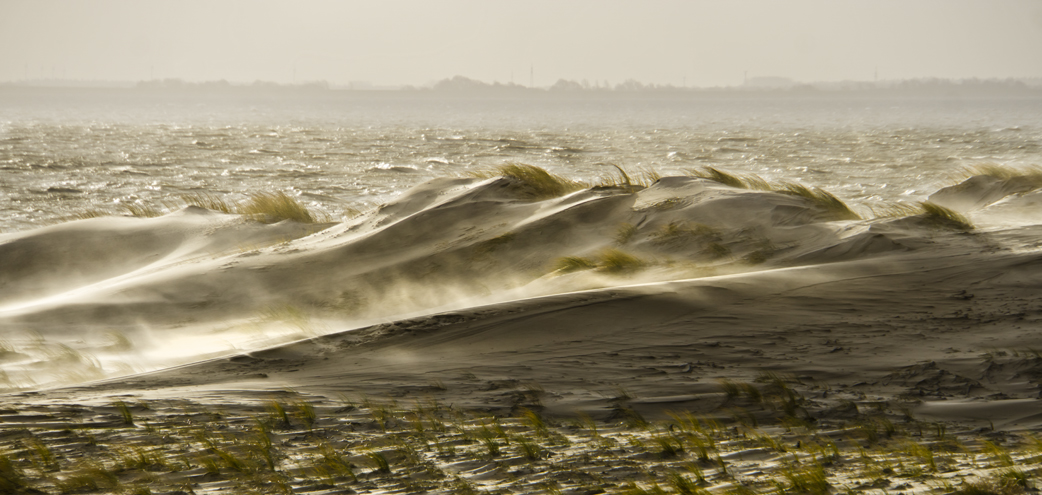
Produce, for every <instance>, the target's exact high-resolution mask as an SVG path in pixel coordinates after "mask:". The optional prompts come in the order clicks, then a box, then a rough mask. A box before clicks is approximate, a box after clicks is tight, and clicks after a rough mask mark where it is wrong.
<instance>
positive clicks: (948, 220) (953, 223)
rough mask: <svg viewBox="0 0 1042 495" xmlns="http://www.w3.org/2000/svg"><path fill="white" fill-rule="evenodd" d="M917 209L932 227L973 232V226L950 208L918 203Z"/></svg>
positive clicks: (929, 203)
mask: <svg viewBox="0 0 1042 495" xmlns="http://www.w3.org/2000/svg"><path fill="white" fill-rule="evenodd" d="M919 207H920V208H922V210H923V213H922V214H923V216H924V217H925V218H926V219H927V221H929V222H930V223H931V224H932V225H936V226H938V227H946V228H951V229H955V230H973V224H972V223H970V221H969V220H967V219H966V217H964V216H962V215H960V214H959V213H958V212H956V211H954V210H952V209H951V208H945V207H943V206H941V205H939V204H936V203H931V202H929V201H921V202H919Z"/></svg>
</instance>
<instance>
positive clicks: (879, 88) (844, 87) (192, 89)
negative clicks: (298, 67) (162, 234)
mask: <svg viewBox="0 0 1042 495" xmlns="http://www.w3.org/2000/svg"><path fill="white" fill-rule="evenodd" d="M776 79H777V80H776ZM779 81H780V82H779ZM0 91H3V92H12V91H23V92H24V91H29V92H36V93H48V92H51V93H58V92H69V93H99V92H105V93H121V92H131V93H135V94H161V95H165V94H170V95H204V94H205V95H210V94H214V95H229V94H234V95H293V96H301V95H307V96H312V95H319V96H330V95H364V96H384V95H391V96H397V97H401V96H407V97H434V98H451V99H457V98H476V99H490V98H494V99H562V98H563V99H581V100H589V99H595V100H600V99H702V98H713V99H716V98H735V97H737V98H765V97H767V98H835V97H841V98H850V97H854V98H916V99H918V98H926V99H948V98H1024V97H1028V98H1037V97H1042V79H1038V78H1027V79H1013V78H1009V79H959V80H955V79H932V78H929V79H912V80H900V81H879V82H864V81H843V82H815V83H801V82H797V81H791V80H787V79H783V78H756V79H752V80H750V81H748V82H747V83H746V84H744V85H738V86H726V87H704V88H703V87H698V88H695V87H677V86H671V85H654V84H643V83H641V82H639V81H634V80H628V81H625V82H623V83H619V84H616V85H614V86H611V85H609V84H608V83H606V82H605V83H600V84H597V83H595V84H594V85H591V84H589V83H588V82H586V81H583V82H582V83H579V82H576V81H568V80H563V79H562V80H559V81H557V82H556V83H554V84H553V85H552V86H543V87H530V86H522V85H518V84H514V83H506V84H502V83H498V82H496V83H491V84H490V83H485V82H482V81H477V80H473V79H468V78H465V77H461V76H456V77H454V78H451V79H444V80H442V81H439V82H437V83H434V84H433V85H431V86H426V87H414V86H398V87H394V86H386V87H384V86H374V85H371V84H369V83H351V84H348V85H333V84H330V83H328V82H326V81H313V82H304V83H299V84H279V83H275V82H267V81H256V82H253V83H248V84H238V83H235V84H233V83H229V82H228V81H223V80H222V81H207V82H187V81H182V80H180V79H164V80H154V81H138V82H130V81H67V80H31V81H19V82H4V83H0Z"/></svg>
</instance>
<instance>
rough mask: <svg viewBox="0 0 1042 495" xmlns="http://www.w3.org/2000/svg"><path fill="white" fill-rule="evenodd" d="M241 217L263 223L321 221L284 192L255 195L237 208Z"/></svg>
mask: <svg viewBox="0 0 1042 495" xmlns="http://www.w3.org/2000/svg"><path fill="white" fill-rule="evenodd" d="M236 211H237V212H238V213H239V214H240V215H245V216H247V217H250V218H252V219H254V220H257V221H259V222H263V223H275V222H280V221H282V220H292V221H294V222H300V223H316V222H318V221H319V219H318V218H317V217H316V215H313V214H312V213H311V212H310V211H308V209H307V207H306V206H304V205H302V204H300V202H299V201H297V200H296V199H294V198H293V197H290V196H288V195H286V193H284V192H282V191H278V192H273V193H266V192H262V193H254V194H251V195H250V197H249V199H247V200H246V201H244V202H243V203H240V204H239V205H238V206H237V207H236Z"/></svg>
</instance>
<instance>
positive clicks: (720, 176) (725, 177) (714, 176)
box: [688, 167, 749, 189]
mask: <svg viewBox="0 0 1042 495" xmlns="http://www.w3.org/2000/svg"><path fill="white" fill-rule="evenodd" d="M688 173H690V174H691V175H693V176H695V177H701V178H703V179H709V180H711V181H714V182H719V183H721V184H723V185H725V186H731V187H736V188H739V189H748V188H749V186H748V185H747V184H746V183H745V181H743V180H742V178H741V177H738V176H737V175H733V174H729V173H727V172H724V171H722V170H719V169H716V168H713V167H702V169H701V170H690V171H688Z"/></svg>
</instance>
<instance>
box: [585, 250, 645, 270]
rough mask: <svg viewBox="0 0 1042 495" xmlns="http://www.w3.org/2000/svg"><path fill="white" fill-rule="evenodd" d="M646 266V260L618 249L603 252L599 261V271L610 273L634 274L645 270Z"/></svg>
mask: <svg viewBox="0 0 1042 495" xmlns="http://www.w3.org/2000/svg"><path fill="white" fill-rule="evenodd" d="M646 264H647V263H646V262H645V261H644V260H642V259H640V258H637V257H636V256H633V255H632V254H628V253H625V252H622V251H619V250H618V249H608V250H606V251H604V252H602V253H601V254H600V256H599V257H598V260H597V267H598V269H600V270H601V271H604V272H608V273H625V272H632V271H635V270H638V269H640V268H643V267H644V266H645V265H646Z"/></svg>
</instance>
